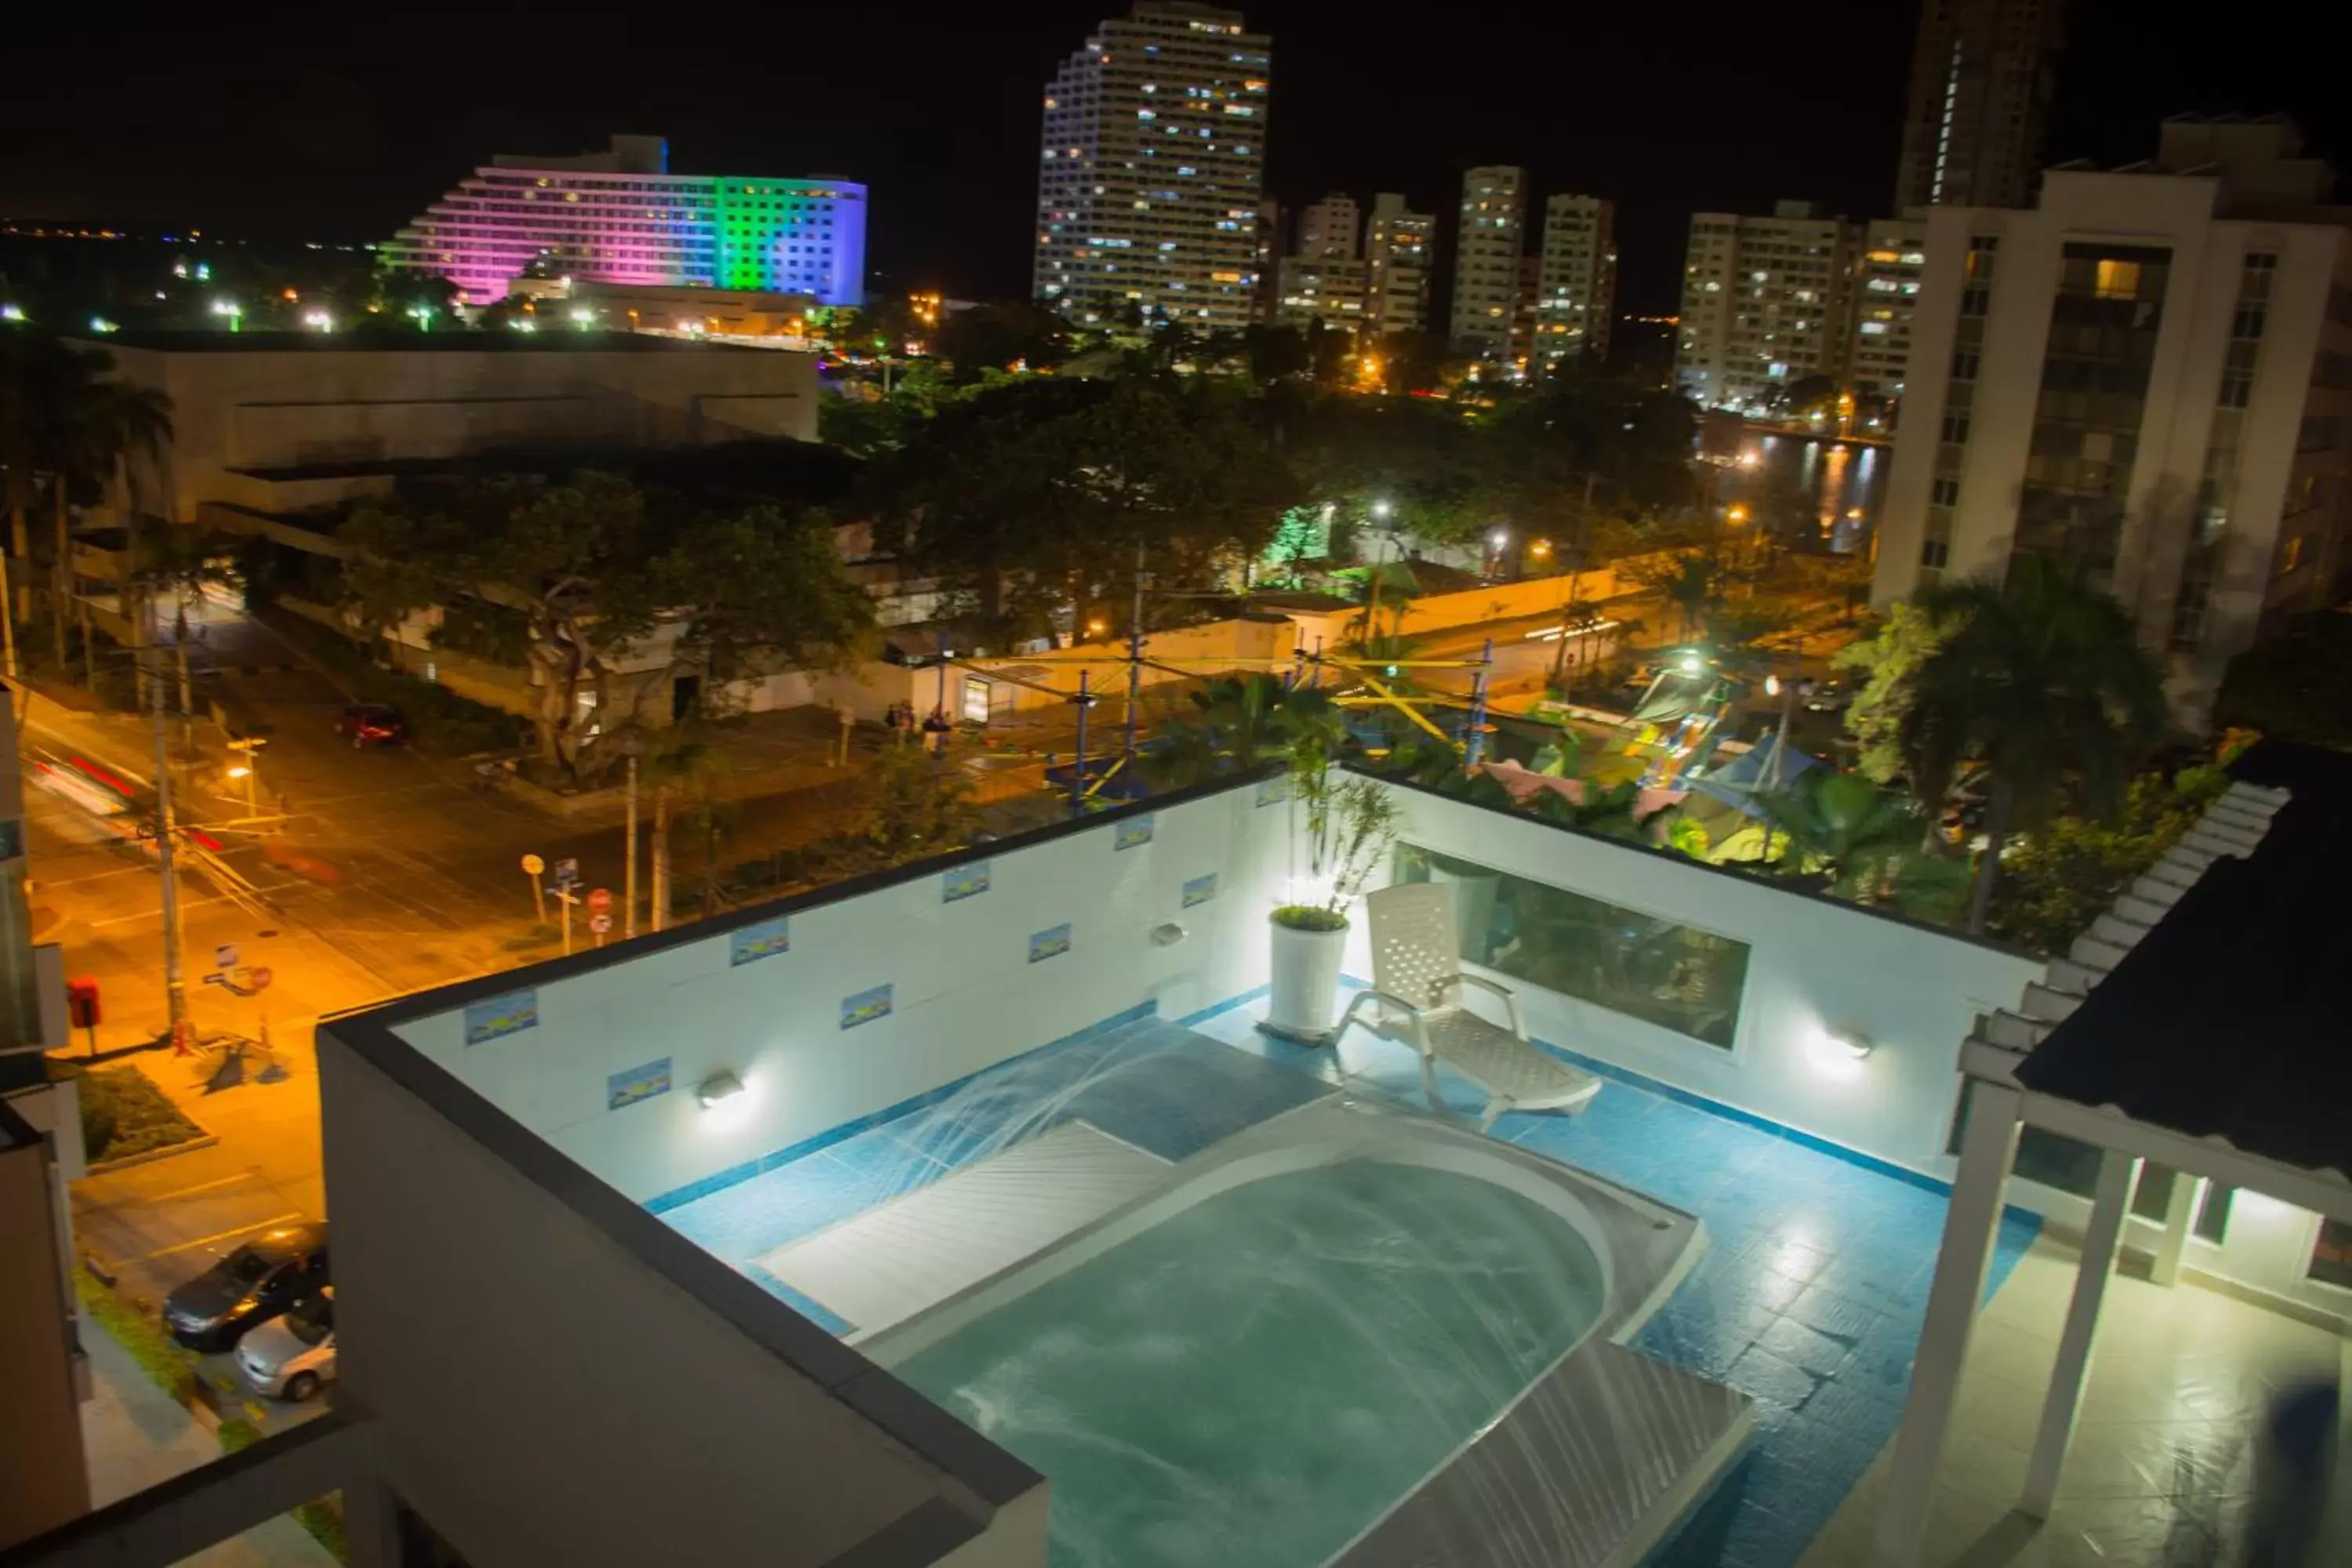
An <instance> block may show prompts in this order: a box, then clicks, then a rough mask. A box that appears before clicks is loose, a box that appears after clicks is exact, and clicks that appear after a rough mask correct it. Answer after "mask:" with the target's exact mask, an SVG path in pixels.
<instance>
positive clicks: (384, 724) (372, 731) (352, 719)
mask: <svg viewBox="0 0 2352 1568" xmlns="http://www.w3.org/2000/svg"><path fill="white" fill-rule="evenodd" d="M335 733H336V734H338V735H341V736H344V737H346V738H347V739H349V740H350V742H351V743H352V750H354V751H362V752H363V751H365V750H367V748H369V747H370V746H397V745H400V744H401V743H403V742H405V741H406V740H407V739H408V721H407V720H405V719H404V718H402V717H401V716H400V710H399V709H397V708H387V707H385V706H384V705H383V703H381V702H361V703H356V704H354V705H353V706H352V707H349V708H346V709H344V710H343V716H342V717H341V718H340V719H338V720H336V721H335Z"/></svg>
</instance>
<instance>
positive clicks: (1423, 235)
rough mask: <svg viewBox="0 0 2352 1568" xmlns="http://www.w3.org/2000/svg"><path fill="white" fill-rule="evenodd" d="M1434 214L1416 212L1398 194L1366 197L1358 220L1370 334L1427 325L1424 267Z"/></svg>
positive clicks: (1429, 250) (1429, 255) (1433, 230)
mask: <svg viewBox="0 0 2352 1568" xmlns="http://www.w3.org/2000/svg"><path fill="white" fill-rule="evenodd" d="M1436 233H1437V218H1436V216H1434V215H1433V214H1431V213H1417V212H1414V211H1412V208H1410V207H1409V206H1407V205H1405V199H1404V197H1403V196H1402V195H1399V194H1398V193H1397V192H1394V191H1381V192H1380V193H1379V194H1378V195H1374V196H1373V197H1372V210H1371V214H1370V216H1369V217H1368V218H1366V220H1365V223H1364V262H1365V278H1364V296H1365V298H1364V310H1365V315H1366V318H1367V320H1368V322H1369V324H1370V329H1371V331H1373V333H1375V334H1376V335H1385V334H1387V333H1390V332H1418V331H1423V330H1424V329H1425V328H1427V327H1428V325H1429V268H1430V262H1431V259H1432V256H1433V246H1434V240H1435V237H1436Z"/></svg>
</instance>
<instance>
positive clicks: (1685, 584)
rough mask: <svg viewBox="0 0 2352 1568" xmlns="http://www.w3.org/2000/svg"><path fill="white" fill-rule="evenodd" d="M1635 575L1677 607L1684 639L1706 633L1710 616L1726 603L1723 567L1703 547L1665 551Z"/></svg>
mask: <svg viewBox="0 0 2352 1568" xmlns="http://www.w3.org/2000/svg"><path fill="white" fill-rule="evenodd" d="M1722 576H1723V569H1722V565H1721V563H1718V562H1717V560H1716V559H1715V557H1714V556H1712V555H1710V554H1708V553H1707V552H1705V551H1701V550H1686V551H1682V552H1675V553H1662V554H1661V555H1660V556H1659V557H1657V558H1656V559H1655V560H1654V561H1651V562H1648V563H1644V564H1643V566H1642V567H1641V568H1640V569H1639V570H1638V571H1636V572H1634V573H1633V580H1634V581H1635V582H1638V583H1640V584H1642V585H1643V586H1644V587H1646V588H1650V589H1653V590H1654V591H1655V592H1656V593H1657V595H1659V597H1661V598H1663V599H1664V600H1665V601H1666V603H1668V604H1669V605H1673V606H1674V607H1675V615H1676V616H1679V617H1680V618H1681V627H1682V630H1681V636H1682V638H1683V640H1684V641H1685V642H1689V641H1691V640H1692V639H1693V638H1695V637H1705V636H1706V631H1707V626H1708V622H1709V619H1710V617H1711V616H1713V615H1714V614H1715V611H1716V610H1717V607H1718V606H1719V605H1722V603H1723V592H1722Z"/></svg>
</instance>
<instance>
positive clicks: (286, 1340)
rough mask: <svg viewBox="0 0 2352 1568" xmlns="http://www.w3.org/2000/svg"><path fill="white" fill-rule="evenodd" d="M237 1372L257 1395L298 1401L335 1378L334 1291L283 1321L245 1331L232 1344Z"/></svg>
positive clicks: (275, 1319)
mask: <svg viewBox="0 0 2352 1568" xmlns="http://www.w3.org/2000/svg"><path fill="white" fill-rule="evenodd" d="M236 1370H237V1371H238V1373H240V1374H242V1375H243V1377H244V1378H245V1381H246V1382H247V1384H251V1385H252V1387H253V1388H254V1390H255V1391H256V1392H257V1393H259V1394H268V1396H269V1397H270V1398H272V1399H291V1400H296V1401H300V1400H304V1399H308V1398H310V1396H311V1395H312V1394H317V1393H318V1392H319V1388H320V1384H326V1383H331V1382H333V1381H334V1376H335V1289H334V1287H333V1286H331V1285H330V1286H328V1287H327V1288H326V1289H325V1291H324V1292H323V1293H322V1294H320V1295H319V1296H314V1297H312V1298H310V1300H307V1301H304V1302H302V1303H301V1304H300V1305H299V1306H298V1307H296V1308H295V1309H294V1310H292V1311H290V1312H288V1313H287V1314H286V1315H285V1316H284V1317H281V1318H272V1319H270V1320H269V1321H268V1322H266V1323H261V1324H258V1325H257V1326H255V1327H254V1328H252V1329H250V1330H248V1331H247V1332H246V1335H245V1337H244V1338H243V1339H241V1340H239V1341H237V1342H236Z"/></svg>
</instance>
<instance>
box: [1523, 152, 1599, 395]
mask: <svg viewBox="0 0 2352 1568" xmlns="http://www.w3.org/2000/svg"><path fill="white" fill-rule="evenodd" d="M1534 298H1535V323H1534V344H1533V361H1532V362H1531V363H1530V365H1529V369H1530V370H1536V369H1540V370H1542V371H1544V372H1546V373H1549V372H1550V371H1552V370H1555V369H1557V368H1558V367H1559V366H1560V365H1561V364H1563V363H1567V362H1568V361H1570V360H1572V359H1575V358H1578V357H1580V356H1583V357H1587V358H1590V359H1591V361H1592V362H1593V363H1596V364H1597V363H1600V362H1601V361H1602V360H1604V359H1607V358H1608V357H1609V323H1610V320H1611V318H1612V315H1613V314H1614V312H1615V310H1616V304H1617V208H1616V205H1615V204H1614V203H1612V202H1609V201H1606V200H1604V199H1602V198H1601V197H1600V196H1584V195H1556V196H1551V197H1549V198H1548V199H1547V200H1546V201H1545V202H1544V231H1543V253H1542V258H1541V263H1540V268H1539V270H1538V274H1537V280H1536V291H1535V296H1534Z"/></svg>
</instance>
